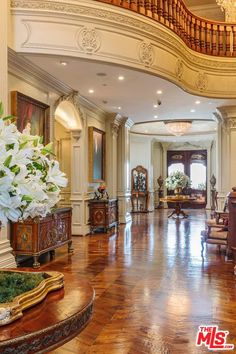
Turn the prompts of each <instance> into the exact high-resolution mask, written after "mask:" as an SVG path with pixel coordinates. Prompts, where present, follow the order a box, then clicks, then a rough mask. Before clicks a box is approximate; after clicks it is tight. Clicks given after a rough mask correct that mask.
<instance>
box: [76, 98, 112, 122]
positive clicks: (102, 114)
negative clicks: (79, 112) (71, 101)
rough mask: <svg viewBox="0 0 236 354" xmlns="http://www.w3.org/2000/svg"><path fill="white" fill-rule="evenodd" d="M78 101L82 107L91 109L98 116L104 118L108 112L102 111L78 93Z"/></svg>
mask: <svg viewBox="0 0 236 354" xmlns="http://www.w3.org/2000/svg"><path fill="white" fill-rule="evenodd" d="M79 103H80V105H81V106H82V107H83V109H87V110H88V111H92V112H93V113H95V114H97V115H98V116H100V117H103V118H106V117H107V115H108V114H109V113H108V112H106V111H104V109H102V108H101V107H99V106H98V105H96V104H95V103H93V102H91V101H89V100H88V99H87V98H85V97H83V96H81V95H79Z"/></svg>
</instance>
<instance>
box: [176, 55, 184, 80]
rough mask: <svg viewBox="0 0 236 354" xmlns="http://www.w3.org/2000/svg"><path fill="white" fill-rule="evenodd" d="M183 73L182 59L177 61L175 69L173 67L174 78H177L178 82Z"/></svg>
mask: <svg viewBox="0 0 236 354" xmlns="http://www.w3.org/2000/svg"><path fill="white" fill-rule="evenodd" d="M183 73H184V64H183V60H182V59H178V60H177V63H176V67H175V74H176V76H177V78H178V80H179V81H181V80H182V77H183Z"/></svg>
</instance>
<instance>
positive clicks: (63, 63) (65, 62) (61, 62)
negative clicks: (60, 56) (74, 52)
mask: <svg viewBox="0 0 236 354" xmlns="http://www.w3.org/2000/svg"><path fill="white" fill-rule="evenodd" d="M60 64H61V65H62V66H66V65H67V64H68V63H67V61H60Z"/></svg>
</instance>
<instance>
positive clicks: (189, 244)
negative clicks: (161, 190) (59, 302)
mask: <svg viewBox="0 0 236 354" xmlns="http://www.w3.org/2000/svg"><path fill="white" fill-rule="evenodd" d="M167 213H168V211H166V210H161V211H155V212H154V213H150V214H142V215H140V214H136V215H134V217H133V224H132V225H131V226H126V227H124V226H121V227H120V230H119V235H116V234H110V235H102V234H96V235H93V236H87V237H83V238H82V237H77V238H74V240H73V243H74V248H75V252H74V255H73V256H72V257H70V256H67V254H66V250H65V248H63V249H62V250H59V251H57V252H56V259H55V260H54V261H53V262H51V263H48V264H47V265H45V266H44V267H43V269H50V270H59V271H62V272H64V273H65V272H68V273H70V272H73V273H75V272H76V273H77V274H78V276H79V277H86V278H87V279H89V280H90V282H91V284H92V285H93V287H94V288H95V291H96V300H95V303H94V314H93V318H92V320H91V322H90V324H89V325H88V326H87V328H85V330H84V331H83V332H82V333H81V334H80V335H79V336H78V337H77V338H76V339H74V340H72V341H71V342H69V343H67V344H65V345H64V346H63V347H61V348H58V349H56V350H54V351H53V352H51V353H54V354H66V353H68V354H69V353H74V354H75V353H96V354H115V353H116V354H118V353H119V354H139V353H140V354H141V353H143V354H148V353H153V354H193V353H208V352H209V351H208V350H207V349H206V348H205V347H200V348H197V347H196V346H195V341H196V334H197V330H198V326H199V325H202V324H205V325H213V324H214V325H218V326H219V328H220V329H222V330H228V331H229V336H228V338H227V342H228V343H234V344H236V341H235V338H236V326H235V323H236V305H235V304H236V301H235V300H236V292H235V277H234V275H233V264H232V263H225V262H224V254H223V252H222V255H220V254H219V253H218V251H217V249H216V246H214V245H213V246H209V245H208V249H207V250H206V251H205V261H204V262H203V261H202V258H201V242H200V231H201V230H202V229H203V228H204V220H205V217H206V215H205V212H203V211H196V210H195V211H193V210H192V211H189V213H190V214H191V216H190V217H189V218H188V219H185V220H181V221H178V220H174V219H167ZM233 338H234V339H233Z"/></svg>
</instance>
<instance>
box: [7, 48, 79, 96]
mask: <svg viewBox="0 0 236 354" xmlns="http://www.w3.org/2000/svg"><path fill="white" fill-rule="evenodd" d="M8 71H9V73H10V74H13V75H15V76H18V77H20V78H21V79H24V81H26V82H28V83H30V84H32V85H33V86H35V87H37V88H39V89H41V90H42V88H45V89H46V90H48V89H50V90H52V91H53V92H55V93H57V94H58V95H68V94H70V93H71V92H72V91H73V89H72V88H71V87H70V86H68V85H66V84H64V83H63V82H61V81H59V80H57V79H56V78H55V77H54V76H52V75H50V74H49V73H47V72H46V71H44V70H43V69H41V68H39V67H38V66H37V65H35V64H33V63H31V62H30V61H29V60H28V59H26V58H24V57H23V56H22V55H19V54H17V53H16V52H15V51H14V50H13V49H11V48H8Z"/></svg>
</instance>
